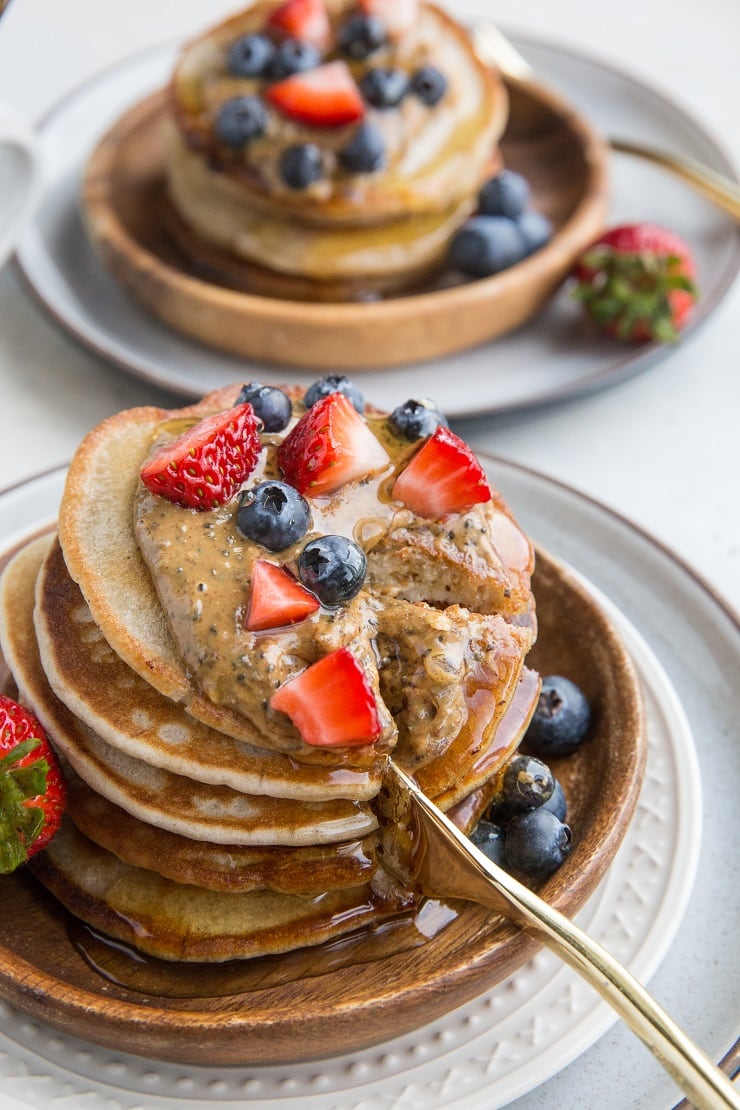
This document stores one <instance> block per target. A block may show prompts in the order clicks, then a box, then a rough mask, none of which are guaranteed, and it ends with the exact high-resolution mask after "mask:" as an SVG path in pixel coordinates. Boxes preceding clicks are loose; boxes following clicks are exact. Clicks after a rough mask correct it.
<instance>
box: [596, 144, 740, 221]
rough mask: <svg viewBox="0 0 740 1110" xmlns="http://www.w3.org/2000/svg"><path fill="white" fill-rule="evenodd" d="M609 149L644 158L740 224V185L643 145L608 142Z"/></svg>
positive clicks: (699, 164)
mask: <svg viewBox="0 0 740 1110" xmlns="http://www.w3.org/2000/svg"><path fill="white" fill-rule="evenodd" d="M609 146H610V147H611V148H612V150H616V151H618V152H619V153H620V154H634V155H635V156H636V157H637V158H644V159H645V161H647V162H653V163H655V165H657V166H663V167H664V168H665V169H667V170H670V171H671V173H673V174H675V175H676V177H679V178H681V179H682V180H683V181H686V182H687V183H688V184H689V185H691V186H692V187H693V188H694V189H695V190H696V192H697V193H701V194H702V196H705V197H706V198H707V199H708V200H711V201H712V202H713V203H714V204H716V205H717V206H718V207H719V208H722V209H723V210H724V211H725V212H727V213H728V214H729V215H730V216H732V217H733V219H735V220H740V185H736V184H735V182H734V181H730V179H729V178H727V177H723V176H722V175H721V174H718V173H715V171H714V170H710V169H709V167H708V166H703V165H702V164H701V163H700V162H696V161H695V160H694V159H693V158H685V157H678V155H675V154H668V153H667V151H663V150H658V149H657V148H656V147H653V146H647V145H645V144H643V143H635V142H632V140H631V139H618V138H610V139H609Z"/></svg>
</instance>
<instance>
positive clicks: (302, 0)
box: [267, 0, 331, 50]
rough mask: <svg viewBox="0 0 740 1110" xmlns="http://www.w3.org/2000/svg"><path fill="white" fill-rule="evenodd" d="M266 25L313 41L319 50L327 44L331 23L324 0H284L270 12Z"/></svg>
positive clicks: (291, 36) (292, 36)
mask: <svg viewBox="0 0 740 1110" xmlns="http://www.w3.org/2000/svg"><path fill="white" fill-rule="evenodd" d="M267 25H268V27H271V28H272V29H273V30H275V31H281V32H282V33H283V34H285V35H287V36H288V37H289V38H292V39H302V40H303V41H304V42H310V43H313V45H314V46H318V47H319V49H320V50H323V49H325V48H326V47H327V46H328V45H329V40H330V38H331V25H330V23H329V15H328V13H327V10H326V5H325V3H324V0H286V3H285V4H281V5H280V6H279V7H278V8H276V9H275V11H274V12H273V13H272V15H271V16H270V18H269V19H268V21H267Z"/></svg>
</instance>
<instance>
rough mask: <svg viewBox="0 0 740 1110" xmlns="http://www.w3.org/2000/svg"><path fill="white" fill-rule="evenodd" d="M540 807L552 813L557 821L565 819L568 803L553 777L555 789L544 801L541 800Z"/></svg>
mask: <svg viewBox="0 0 740 1110" xmlns="http://www.w3.org/2000/svg"><path fill="white" fill-rule="evenodd" d="M540 809H546V810H548V812H549V813H554V814H555V816H556V817H557V819H558V821H565V818H566V817H567V816H568V803H567V801H566V798H565V794H564V792H563V788H562V786H561V785H560V783H559V782H558V780H557V779H555V789H554V790H553V792H552V794H551V795H550V797H549V798H548V799H547V801H546V802H543V803H542V805H541V806H540Z"/></svg>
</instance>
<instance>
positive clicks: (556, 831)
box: [504, 808, 571, 879]
mask: <svg viewBox="0 0 740 1110" xmlns="http://www.w3.org/2000/svg"><path fill="white" fill-rule="evenodd" d="M570 842H571V832H570V829H569V828H568V826H567V825H564V824H563V823H562V821H559V820H558V818H557V817H556V816H555V814H554V813H550V812H548V810H546V809H542V808H540V809H533V810H532V811H531V812H530V813H523V814H521V815H520V816H519V817H515V818H514V820H513V821H512V822H511V824H510V825H509V826H508V828H507V829H506V834H505V837H504V859H505V861H506V866H507V868H510V869H511V870H512V871H516V872H518V873H519V874H521V875H526V876H527V878H531V879H546V878H547V877H548V876H549V875H552V874H553V872H554V871H557V869H558V867H560V865H561V863H562V862H563V860H564V859H565V857H566V856H567V855H568V853H569V852H570Z"/></svg>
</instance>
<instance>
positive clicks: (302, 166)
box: [280, 143, 324, 189]
mask: <svg viewBox="0 0 740 1110" xmlns="http://www.w3.org/2000/svg"><path fill="white" fill-rule="evenodd" d="M323 175H324V163H323V160H322V157H321V151H320V149H319V148H318V147H317V146H316V145H315V143H294V144H293V145H292V146H288V147H286V148H285V150H284V151H283V153H282V154H281V155H280V176H281V177H282V179H283V181H284V182H285V184H286V185H287V186H288V187H289V188H290V189H307V188H308V186H309V185H311V184H313V182H314V181H319V180H320V179H321V178H322V177H323Z"/></svg>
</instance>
